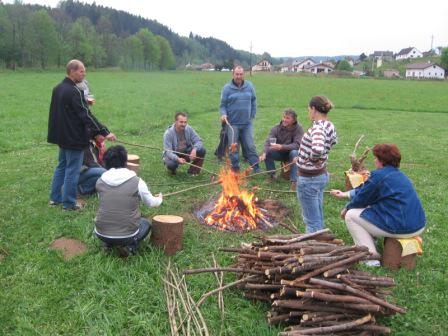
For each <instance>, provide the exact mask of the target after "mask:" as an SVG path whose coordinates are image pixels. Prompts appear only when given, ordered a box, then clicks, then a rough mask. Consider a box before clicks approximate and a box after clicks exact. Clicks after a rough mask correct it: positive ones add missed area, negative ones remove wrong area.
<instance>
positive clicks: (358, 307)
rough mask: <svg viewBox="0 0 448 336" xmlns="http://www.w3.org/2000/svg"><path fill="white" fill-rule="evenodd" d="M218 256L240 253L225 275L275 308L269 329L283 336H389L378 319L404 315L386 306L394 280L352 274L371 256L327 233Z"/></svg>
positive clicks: (278, 239) (277, 239)
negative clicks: (274, 326)
mask: <svg viewBox="0 0 448 336" xmlns="http://www.w3.org/2000/svg"><path fill="white" fill-rule="evenodd" d="M220 250H222V251H226V252H235V253H237V255H236V257H235V258H236V260H235V261H236V265H234V267H233V268H227V269H221V271H231V272H237V273H239V274H240V279H239V280H238V281H236V282H235V284H237V285H238V286H239V287H240V289H242V290H243V291H244V296H245V297H246V298H248V299H253V300H261V301H266V302H268V303H270V304H271V311H270V312H269V313H268V321H269V323H270V324H277V323H283V324H284V325H286V326H287V327H286V328H285V331H284V332H281V333H280V335H288V336H289V335H291V336H292V335H316V334H338V335H342V334H343V335H360V334H362V335H371V334H388V333H390V329H389V328H387V327H385V326H381V325H378V324H377V323H376V318H377V317H379V316H390V315H393V314H395V313H397V312H398V313H405V312H406V310H405V309H403V308H401V307H399V306H396V305H394V304H392V303H389V302H388V301H386V300H385V298H386V297H387V296H390V295H391V292H390V291H389V290H387V289H385V287H391V286H394V285H395V283H394V280H393V279H392V278H389V277H376V276H373V275H371V274H369V273H367V272H362V271H358V270H356V269H354V267H355V266H356V264H357V263H358V262H360V261H363V260H367V259H368V258H369V257H370V253H369V252H368V250H367V249H366V248H364V247H359V246H345V245H344V243H343V241H341V240H339V239H336V238H335V236H334V235H333V234H331V233H329V230H328V229H326V230H321V231H319V232H315V233H311V234H292V235H275V236H269V237H262V238H260V241H258V242H253V243H251V244H242V245H241V247H239V248H222V249H220ZM201 271H206V270H204V269H202V270H201ZM213 271H217V269H214V270H213ZM198 272H199V270H191V271H187V273H198Z"/></svg>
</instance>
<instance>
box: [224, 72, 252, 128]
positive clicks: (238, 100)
mask: <svg viewBox="0 0 448 336" xmlns="http://www.w3.org/2000/svg"><path fill="white" fill-rule="evenodd" d="M220 113H221V115H226V116H227V120H228V121H229V123H230V124H231V125H248V124H250V123H251V121H252V119H254V118H255V114H256V113H257V97H256V95H255V89H254V87H253V85H252V83H251V82H250V81H247V80H245V81H244V82H243V84H242V85H241V86H240V87H238V86H236V85H235V84H234V83H233V80H232V81H231V82H230V83H227V84H226V85H224V88H223V89H222V92H221V106H220Z"/></svg>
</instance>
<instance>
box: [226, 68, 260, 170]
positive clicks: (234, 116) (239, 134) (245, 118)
mask: <svg viewBox="0 0 448 336" xmlns="http://www.w3.org/2000/svg"><path fill="white" fill-rule="evenodd" d="M220 113H221V121H222V122H225V123H227V124H230V125H228V126H227V137H228V139H229V143H230V144H231V145H230V147H231V149H230V151H229V156H230V161H231V163H232V170H233V171H239V153H238V150H236V151H235V150H234V149H235V148H236V145H233V144H237V143H238V142H241V146H242V147H243V150H244V151H245V153H246V154H247V159H248V161H249V164H250V165H251V166H253V169H254V172H259V171H260V167H259V166H258V155H257V150H256V148H255V144H254V130H253V126H252V120H253V119H254V118H255V115H256V113H257V97H256V95H255V89H254V87H253V85H252V83H251V82H250V81H246V80H244V69H243V68H242V67H241V66H236V67H235V68H234V69H233V79H232V81H231V82H230V83H227V84H226V85H224V88H223V89H222V92H221V106H220ZM232 145H233V146H232Z"/></svg>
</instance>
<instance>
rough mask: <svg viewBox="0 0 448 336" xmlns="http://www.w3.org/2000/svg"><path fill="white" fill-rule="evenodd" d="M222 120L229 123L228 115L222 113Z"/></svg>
mask: <svg viewBox="0 0 448 336" xmlns="http://www.w3.org/2000/svg"><path fill="white" fill-rule="evenodd" d="M221 122H225V123H227V116H226V115H222V116H221Z"/></svg>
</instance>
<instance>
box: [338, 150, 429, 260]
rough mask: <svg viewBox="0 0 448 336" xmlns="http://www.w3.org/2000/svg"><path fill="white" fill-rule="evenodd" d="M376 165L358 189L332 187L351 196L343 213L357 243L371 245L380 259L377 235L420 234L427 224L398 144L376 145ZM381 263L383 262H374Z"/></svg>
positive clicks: (376, 257)
mask: <svg viewBox="0 0 448 336" xmlns="http://www.w3.org/2000/svg"><path fill="white" fill-rule="evenodd" d="M373 155H374V157H375V158H374V160H375V161H374V162H375V167H376V168H377V169H376V170H375V171H373V172H372V174H371V176H370V177H369V179H368V180H367V181H366V182H365V183H364V184H362V185H361V186H359V187H358V188H356V189H353V190H350V191H347V192H342V191H340V190H332V191H331V195H333V196H335V197H337V198H349V199H350V202H349V203H348V204H347V205H346V206H345V208H344V209H343V210H342V212H341V217H342V218H343V219H345V222H346V224H347V228H348V230H349V232H350V234H351V235H352V237H353V241H354V242H355V244H356V245H362V246H367V247H368V248H369V251H370V252H371V253H372V257H373V258H375V259H379V258H380V255H379V253H378V252H377V250H376V247H375V242H374V237H393V238H409V237H413V236H418V235H419V234H421V233H422V232H423V230H424V227H425V224H426V218H425V212H424V210H423V207H422V204H421V202H420V199H419V198H418V195H417V192H416V191H415V189H414V186H413V185H412V182H411V181H410V180H409V178H408V177H407V176H406V175H405V174H403V173H402V172H401V171H400V170H399V167H400V161H401V154H400V151H399V149H398V147H397V146H396V145H394V144H379V145H375V146H374V147H373ZM371 264H372V265H373V264H378V265H379V261H376V262H373V263H371Z"/></svg>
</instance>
